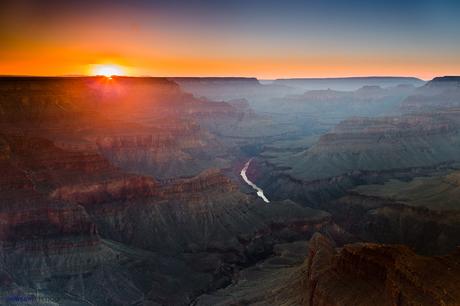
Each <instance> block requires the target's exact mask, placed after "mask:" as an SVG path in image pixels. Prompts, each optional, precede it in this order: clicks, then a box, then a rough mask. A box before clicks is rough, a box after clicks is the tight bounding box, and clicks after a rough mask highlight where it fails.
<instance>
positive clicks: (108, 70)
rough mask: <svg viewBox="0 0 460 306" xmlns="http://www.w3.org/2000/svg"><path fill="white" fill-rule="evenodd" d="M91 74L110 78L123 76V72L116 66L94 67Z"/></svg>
mask: <svg viewBox="0 0 460 306" xmlns="http://www.w3.org/2000/svg"><path fill="white" fill-rule="evenodd" d="M92 74H93V75H102V76H105V77H107V78H111V77H112V76H114V75H123V70H122V69H121V68H120V67H119V66H116V65H95V66H94V68H93V73H92Z"/></svg>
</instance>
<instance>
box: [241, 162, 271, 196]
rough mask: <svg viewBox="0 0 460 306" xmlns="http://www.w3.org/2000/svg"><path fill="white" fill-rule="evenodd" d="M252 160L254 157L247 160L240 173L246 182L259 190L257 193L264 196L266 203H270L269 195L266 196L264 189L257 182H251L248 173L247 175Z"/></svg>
mask: <svg viewBox="0 0 460 306" xmlns="http://www.w3.org/2000/svg"><path fill="white" fill-rule="evenodd" d="M251 162H252V158H251V159H250V160H248V161H247V162H246V164H244V167H243V169H241V172H240V175H241V177H242V178H243V180H244V181H245V182H246V184H248V185H249V186H251V187H252V188H253V189H254V190H255V191H256V192H257V195H258V196H259V197H260V198H262V200H264V202H265V203H270V201H269V200H268V199H267V197H266V196H265V194H264V191H263V190H262V189H261V188H260V187H259V186H257V185H256V184H254V183H253V182H251V181H250V180H249V179H248V177H247V175H246V171H248V168H249V165H250V164H251Z"/></svg>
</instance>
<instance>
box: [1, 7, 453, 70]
mask: <svg viewBox="0 0 460 306" xmlns="http://www.w3.org/2000/svg"><path fill="white" fill-rule="evenodd" d="M104 65H112V66H111V67H113V66H116V67H118V68H119V69H120V71H121V73H123V74H126V75H151V76H254V77H258V78H261V79H272V78H283V77H284V78H286V77H346V76H371V75H372V76H379V75H384V76H389V75H393V76H415V77H420V78H422V79H431V78H432V77H434V76H440V75H459V74H460V1H458V0H386V1H372V0H304V1H289V0H284V1H281V0H280V1H270V0H265V1H261V0H246V1H242V0H234V1H217V0H214V1H211V0H209V1H204V0H203V1H196V0H188V1H177V0H169V1H163V0H160V1H155V0H148V1H147V0H131V1H121V0H111V1H109V0H91V1H83V0H80V1H76V0H67V1H60V0H1V1H0V75H82V74H83V75H86V74H95V73H96V72H97V70H95V67H101V66H104Z"/></svg>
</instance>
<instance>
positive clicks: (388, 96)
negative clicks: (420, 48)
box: [0, 76, 460, 306]
mask: <svg viewBox="0 0 460 306" xmlns="http://www.w3.org/2000/svg"><path fill="white" fill-rule="evenodd" d="M459 86H460V77H440V78H435V79H434V80H432V81H429V82H427V83H426V84H425V83H424V82H423V81H421V80H418V79H415V78H358V79H353V78H352V79H292V80H273V81H270V82H261V81H259V80H257V79H255V78H150V77H140V78H134V77H117V76H114V77H112V78H106V77H1V78H0V171H1V173H2V175H1V176H0V204H1V205H0V259H1V260H0V262H1V265H0V283H1V286H0V299H2V302H1V303H3V302H5V303H6V304H8V303H10V304H14V297H21V296H22V297H23V296H29V295H34V296H35V297H37V296H38V297H40V298H41V299H47V300H49V301H52V303H54V304H57V305H312V306H313V305H324V306H333V305H337V306H338V305H369V304H376V305H456V304H458V303H460V296H459V295H458V292H460V291H459V290H458V289H459V287H458V283H460V282H459V281H460V279H459V277H460V270H459V267H460V255H459V252H458V246H459V245H460V239H459V237H460V214H459V207H460V206H459V205H460V203H459V202H458V194H459V189H458V188H459V178H458V177H459V171H460V168H459V167H460V160H459V155H458V151H459V150H460V138H459V134H460V109H459V108H458V106H459V104H458V103H460V100H459V99H458V97H460V96H459V95H458V88H460V87H459ZM268 203H269V204H268Z"/></svg>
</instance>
